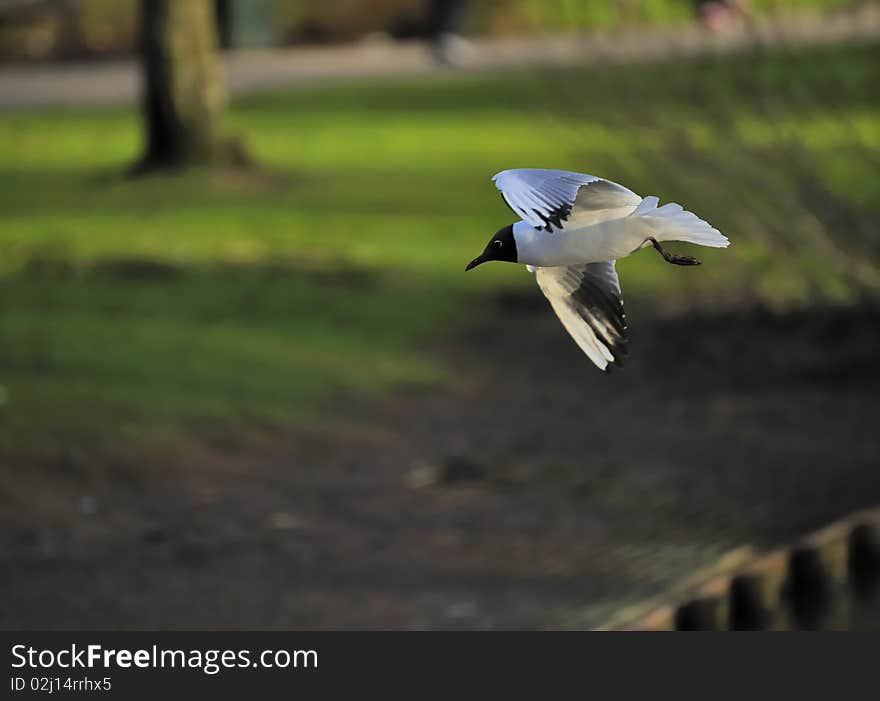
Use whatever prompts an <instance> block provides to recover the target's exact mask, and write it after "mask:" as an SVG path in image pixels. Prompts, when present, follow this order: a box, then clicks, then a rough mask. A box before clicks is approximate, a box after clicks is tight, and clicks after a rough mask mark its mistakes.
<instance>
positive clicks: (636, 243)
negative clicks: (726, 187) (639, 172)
mask: <svg viewBox="0 0 880 701" xmlns="http://www.w3.org/2000/svg"><path fill="white" fill-rule="evenodd" d="M656 205H657V198H656V197H646V198H645V199H644V200H642V201H641V202H640V203H639V204H638V205H637V206H629V207H619V208H614V209H611V210H608V209H606V210H604V211H603V214H605V215H611V217H612V218H609V219H601V220H599V221H596V219H597V217H595V216H589V217H586V216H582V217H578V216H577V212H575V213H574V214H573V216H572V217H571V218H570V219H569V221H567V222H566V223H565V227H564V228H561V229H557V230H556V231H554V232H552V233H548V232H547V231H545V230H543V229H538V228H535V227H534V226H532V225H531V224H529V223H528V222H525V221H519V222H516V223H515V224H514V225H513V238H514V240H515V241H516V251H517V259H518V261H519V262H520V263H525V264H526V265H534V266H540V267H550V266H557V265H582V264H585V263H598V262H600V261H604V260H616V259H618V258H624V257H626V256H628V255H629V254H630V253H635V252H636V251H638V250H639V249H640V248H642V247H644V246H645V245H650V243H648V242H647V240H648V238H649V237H653V238H655V239H656V240H657V241H687V242H690V243H697V244H700V245H702V246H711V247H717V248H723V247H726V246H727V243H728V242H727V239H726V238H725V237H724V236H723V235H722V234H721V233H720V232H719V231H718V230H717V229H714V228H712V226H711V225H709V224H707V223H706V222H705V221H703V220H702V219H700V218H698V217H697V216H696V215H695V214H693V213H691V212H686V211H684V210H683V209H682V208H681V207H680V206H679V205H677V204H667V205H664V206H663V207H660V208H657V206H656Z"/></svg>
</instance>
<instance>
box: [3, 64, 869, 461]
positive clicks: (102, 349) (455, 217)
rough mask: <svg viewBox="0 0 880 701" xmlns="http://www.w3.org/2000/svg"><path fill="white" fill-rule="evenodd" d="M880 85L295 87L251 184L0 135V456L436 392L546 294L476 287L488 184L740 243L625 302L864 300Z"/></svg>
mask: <svg viewBox="0 0 880 701" xmlns="http://www.w3.org/2000/svg"><path fill="white" fill-rule="evenodd" d="M877 84H880V60H878V59H877V57H876V52H874V51H873V50H869V49H865V50H855V49H853V50H840V51H823V52H820V53H808V54H801V55H773V56H770V55H762V56H760V57H755V58H743V59H726V60H720V59H719V60H717V61H709V62H701V63H687V64H680V63H676V64H670V65H659V66H651V67H646V66H632V67H626V68H615V69H613V70H611V69H608V68H601V69H594V70H579V71H570V72H568V73H565V74H563V75H558V74H557V75H554V76H546V75H541V74H538V73H535V72H524V73H506V74H499V75H457V74H449V75H446V76H439V77H435V78H431V79H420V80H419V81H417V82H416V81H412V80H407V81H404V80H394V81H391V80H389V81H383V82H379V83H374V84H366V83H360V84H357V85H339V86H332V87H327V86H325V87H309V88H302V89H297V90H295V91H291V92H288V93H284V94H277V95H272V96H268V97H263V98H259V99H252V100H249V101H246V102H243V103H240V104H237V105H236V106H235V108H234V110H233V111H232V114H231V116H230V123H231V124H230V126H231V128H232V129H234V130H235V131H237V132H240V133H242V134H243V135H245V136H246V138H247V140H248V142H249V144H250V146H251V147H252V150H253V152H254V154H255V156H256V158H257V160H258V161H259V162H260V163H261V164H263V165H264V166H265V171H264V172H263V173H260V174H233V173H194V174H190V175H187V176H183V177H177V178H150V179H144V180H131V179H127V178H125V177H123V176H122V175H121V174H122V171H123V170H124V168H125V167H126V165H127V164H129V163H130V162H132V161H133V160H134V159H135V157H136V154H137V152H138V148H139V139H140V136H139V124H138V120H137V115H136V113H135V112H134V111H133V110H129V109H102V110H82V111H67V112H32V113H10V114H5V115H2V116H0V456H2V455H3V454H7V455H16V454H18V455H21V454H26V455H29V454H42V453H47V454H51V453H54V452H57V451H58V450H60V449H64V448H65V447H67V446H71V445H73V446H80V447H86V448H88V447H89V446H95V445H104V444H117V445H128V446H130V445H132V444H134V445H137V442H138V441H155V440H166V439H173V438H174V436H176V435H179V433H180V431H181V430H188V429H187V428H186V427H188V426H191V425H192V422H193V421H198V422H202V421H203V420H205V419H207V420H208V422H209V423H210V421H216V422H218V425H224V426H238V427H240V428H241V430H243V427H246V426H247V425H248V422H259V421H266V420H269V421H272V422H275V423H280V424H282V425H283V424H285V423H287V422H297V421H316V420H317V421H322V420H324V419H325V418H326V417H327V416H328V414H327V407H328V399H330V398H332V397H334V396H338V395H339V394H340V393H342V394H344V393H351V392H353V393H357V394H377V395H378V394H381V393H382V392H387V391H389V390H391V389H393V388H397V387H401V386H405V385H425V386H430V385H431V384H433V383H437V382H441V381H445V380H448V379H450V378H449V377H448V374H447V372H446V370H445V368H444V366H443V364H442V359H440V358H438V357H437V356H436V355H434V354H432V352H431V348H432V345H433V344H434V343H435V342H436V341H438V340H439V339H442V338H444V337H447V336H448V334H449V333H450V332H451V331H452V330H453V329H454V328H456V327H458V326H460V325H461V324H465V323H474V322H478V321H479V319H480V318H481V317H482V315H484V314H486V313H487V309H491V306H490V304H489V302H487V301H486V300H487V299H488V297H487V293H488V292H489V291H491V290H493V289H497V288H499V287H522V288H525V287H530V286H531V285H533V284H534V283H533V282H532V281H531V280H530V277H529V276H528V275H526V274H525V273H524V272H523V271H522V270H521V269H520V268H518V267H515V266H503V265H493V266H484V267H483V268H481V269H480V270H479V272H478V273H471V274H468V275H464V273H463V266H464V264H465V263H466V262H467V261H468V260H470V258H471V257H473V255H474V254H475V253H476V252H478V251H479V249H480V248H481V247H482V245H483V244H484V242H485V240H486V239H488V237H489V236H490V235H491V233H493V232H494V231H495V230H496V229H497V228H499V227H500V226H502V225H503V224H505V223H508V222H509V221H511V220H512V215H511V214H510V213H509V211H508V210H507V209H506V207H505V206H504V204H503V203H502V202H501V200H500V198H499V197H498V196H497V195H496V193H495V192H494V189H493V187H492V185H491V184H490V183H489V181H488V178H489V176H491V175H492V174H493V173H494V172H496V171H498V170H500V169H502V168H507V167H514V166H545V167H563V168H574V169H579V170H586V171H587V172H592V173H595V174H599V175H603V176H606V177H610V178H612V179H615V180H620V181H622V182H624V183H625V184H627V185H629V186H630V187H632V188H633V189H635V190H636V191H638V192H641V193H643V194H649V193H650V194H656V195H658V196H660V198H661V200H669V199H672V200H678V201H680V202H683V203H685V204H686V205H688V206H690V207H692V208H693V209H694V210H696V211H697V212H698V213H700V214H701V215H702V216H704V217H705V218H707V219H708V220H710V221H711V222H712V223H713V224H715V225H716V226H718V227H719V228H721V229H722V230H723V231H724V232H725V233H727V234H728V236H729V237H730V238H731V240H732V241H733V243H734V245H733V246H732V247H731V248H730V249H729V250H728V251H725V252H717V251H708V250H706V251H703V250H701V251H700V252H699V253H700V256H699V257H700V258H701V259H702V260H703V261H704V263H705V265H704V266H703V267H702V268H699V269H696V270H695V271H685V272H684V273H682V271H681V270H679V269H675V268H673V267H672V266H665V265H663V264H662V263H661V262H660V261H659V259H658V258H657V257H656V256H653V255H649V254H640V255H638V256H634V257H632V258H631V259H627V260H625V261H623V262H622V263H621V265H620V271H621V279H622V283H623V286H624V291H625V293H626V294H627V296H628V297H629V298H630V299H635V298H639V299H642V300H654V301H658V300H663V301H664V303H668V304H673V305H674V304H683V303H687V304H702V305H714V304H727V305H729V304H736V303H740V302H742V301H743V300H755V299H759V300H763V301H765V302H769V303H772V304H775V305H796V304H801V303H804V302H809V301H813V300H815V299H823V300H830V301H835V302H846V301H849V300H852V299H853V298H855V297H857V296H860V295H864V294H874V293H875V292H876V290H877V277H876V276H877V273H876V267H875V266H874V265H873V263H872V262H871V260H872V259H871V258H870V257H869V258H864V257H862V256H861V255H860V254H863V253H865V252H871V253H872V255H873V254H876V241H877V238H876V235H877V228H876V223H875V222H876V217H877V213H878V209H877V207H878V205H877V203H878V202H880V93H878V91H877V90H876V85H877ZM872 241H873V244H872ZM872 245H873V246H874V249H873V251H871V246H872ZM874 259H876V258H874ZM536 294H537V292H536ZM560 332H561V331H560ZM132 442H134V443H132Z"/></svg>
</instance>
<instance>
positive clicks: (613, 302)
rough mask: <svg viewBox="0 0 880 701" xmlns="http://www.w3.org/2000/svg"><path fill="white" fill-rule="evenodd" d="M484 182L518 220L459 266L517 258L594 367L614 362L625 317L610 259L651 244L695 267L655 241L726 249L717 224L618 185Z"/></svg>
mask: <svg viewBox="0 0 880 701" xmlns="http://www.w3.org/2000/svg"><path fill="white" fill-rule="evenodd" d="M492 180H493V181H494V182H495V186H496V187H497V188H498V189H499V190H500V191H501V196H502V197H503V198H504V201H505V202H507V204H508V206H509V207H510V208H511V209H512V210H513V211H514V212H515V213H516V214H517V215H518V216H519V217H522V221H518V222H516V223H514V224H508V225H507V226H505V227H504V228H502V229H499V230H498V232H497V233H496V234H495V235H494V236H493V237H492V239H491V240H490V241H489V243H488V244H487V245H486V248H485V250H484V251H483V252H482V253H481V254H480V255H479V256H477V257H476V258H474V260H472V261H471V262H470V263H468V265H467V267H466V268H465V270H470V269H471V268H475V267H476V266H478V265H480V264H482V263H485V262H487V261H490V260H500V261H509V262H512V263H525V264H526V267H527V268H528V270H529V271H531V272H533V273H534V274H535V279H536V280H537V282H538V286H539V287H540V288H541V291H542V292H543V293H544V295H545V296H546V297H547V299H548V300H550V306H552V307H553V311H554V312H556V315H557V316H558V317H559V320H560V321H561V322H562V325H563V326H564V327H565V329H566V331H568V333H569V334H571V337H572V338H573V339H574V340H575V342H576V343H577V344H578V346H579V347H580V348H581V350H582V351H583V352H584V353H586V354H587V357H588V358H589V359H590V360H592V361H593V362H594V363H595V364H596V366H598V367H599V368H600V369H602V370H607V369H610V368H611V366H612V365H613V364H615V363H616V364H618V365H622V364H623V358H624V357H625V356H626V342H627V334H626V317H625V315H624V313H623V300H622V299H621V296H620V283H619V282H618V280H617V271H616V270H615V269H614V262H615V261H616V260H617V259H618V258H623V257H624V256H628V255H629V254H630V253H635V252H636V251H638V250H639V249H642V248H645V247H646V246H653V247H654V248H655V249H656V250H657V251H658V252H659V253H660V254H661V255H662V256H663V258H664V259H665V260H666V261H667V262H668V263H674V264H676V265H699V261H698V260H697V259H696V258H692V257H690V256H679V255H675V254H673V253H669V252H668V251H666V250H664V249H663V247H662V246H661V245H660V242H661V241H686V242H687V243H696V244H698V245H700V246H711V247H712V248H726V247H727V245H728V243H729V242H728V240H727V238H726V237H725V236H724V235H723V234H722V233H721V232H720V231H718V229H715V228H713V227H712V226H711V225H710V224H708V223H707V222H705V221H703V220H702V219H700V218H699V217H698V216H697V215H695V214H694V213H693V212H688V211H685V210H684V209H683V208H682V207H681V205H678V204H675V203H669V204H665V205H663V206H662V207H658V206H657V204H658V202H659V200H658V199H657V198H656V197H645V198H644V199H643V198H642V197H640V196H639V195H637V194H636V193H634V192H633V191H632V190H629V189H627V188H625V187H623V185H618V184H617V183H613V182H611V181H610V180H604V179H602V178H597V177H595V176H593V175H585V174H584V173H573V172H570V171H566V170H544V169H539V168H517V169H514V170H504V171H502V172H500V173H498V174H497V175H496V176H495V177H494V178H492Z"/></svg>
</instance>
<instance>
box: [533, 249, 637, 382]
mask: <svg viewBox="0 0 880 701" xmlns="http://www.w3.org/2000/svg"><path fill="white" fill-rule="evenodd" d="M534 272H535V279H536V280H537V282H538V286H539V287H540V288H541V291H542V292H543V293H544V295H545V296H546V297H547V299H548V300H549V301H550V306H551V307H553V311H554V312H556V316H558V317H559V321H561V322H562V325H563V326H564V327H565V330H566V331H568V333H569V334H570V335H571V337H572V338H573V339H574V341H575V343H577V344H578V346H579V347H580V349H581V350H582V351H583V352H584V353H586V355H587V357H588V358H589V359H590V360H592V361H593V363H595V365H596V366H597V367H598V368H599V369H601V370H610V369H611V366H612V365H614V364H617V365H623V359H624V358H625V357H626V343H627V333H626V316H625V315H624V313H623V299H622V298H621V295H620V283H619V282H618V279H617V271H616V270H615V269H614V261H613V260H606V261H602V262H601V263H589V264H586V265H571V266H558V267H553V268H534Z"/></svg>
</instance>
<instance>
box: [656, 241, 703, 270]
mask: <svg viewBox="0 0 880 701" xmlns="http://www.w3.org/2000/svg"><path fill="white" fill-rule="evenodd" d="M647 241H650V242H651V245H652V246H653V247H654V248H656V249H657V253H659V254H660V255H661V256H663V260H665V261H666V262H667V263H672V264H673V265H699V264H700V261H698V260H697V259H696V258H694V257H693V256H679V255H676V254H675V253H670V252H669V251H667V250H666V249H665V248H663V246H661V245H660V244H659V243H658V242H657V239H655V238H654V237H653V236H649V237H648V238H647Z"/></svg>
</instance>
